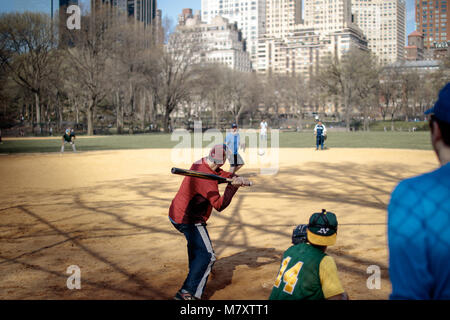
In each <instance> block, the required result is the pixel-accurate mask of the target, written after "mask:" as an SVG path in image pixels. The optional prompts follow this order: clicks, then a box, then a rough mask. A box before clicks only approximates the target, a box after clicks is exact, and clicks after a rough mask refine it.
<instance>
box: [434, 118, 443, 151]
mask: <svg viewBox="0 0 450 320" xmlns="http://www.w3.org/2000/svg"><path fill="white" fill-rule="evenodd" d="M440 141H442V133H441V128H439V125H438V123H437V121H433V124H432V128H431V142H432V143H433V146H434V147H435V146H436V143H439V142H440Z"/></svg>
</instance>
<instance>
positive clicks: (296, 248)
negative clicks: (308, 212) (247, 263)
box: [269, 210, 348, 300]
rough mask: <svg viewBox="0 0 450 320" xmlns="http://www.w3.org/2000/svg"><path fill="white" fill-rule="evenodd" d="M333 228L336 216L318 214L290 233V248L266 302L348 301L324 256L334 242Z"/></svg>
mask: <svg viewBox="0 0 450 320" xmlns="http://www.w3.org/2000/svg"><path fill="white" fill-rule="evenodd" d="M337 225H338V223H337V218H336V215H335V214H334V213H332V212H327V211H326V210H322V212H320V213H314V214H313V215H312V216H311V218H310V219H309V224H308V225H307V226H306V225H299V226H298V227H297V228H296V229H295V230H294V232H293V236H292V242H293V244H294V245H293V246H292V247H290V248H289V249H287V250H286V252H285V253H284V254H283V259H282V262H281V267H280V271H279V273H278V276H277V278H276V280H275V284H274V286H273V289H272V293H271V295H270V297H269V299H270V300H322V299H330V300H331V299H339V300H347V299H348V295H347V294H346V293H345V291H344V289H343V288H342V284H341V282H340V280H339V276H338V273H337V267H336V263H335V262H334V259H333V258H332V257H330V256H328V255H327V254H326V253H325V251H326V249H327V246H330V245H334V244H335V242H336V234H337Z"/></svg>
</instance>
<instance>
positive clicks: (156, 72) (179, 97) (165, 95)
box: [145, 32, 200, 132]
mask: <svg viewBox="0 0 450 320" xmlns="http://www.w3.org/2000/svg"><path fill="white" fill-rule="evenodd" d="M199 51H200V45H199V44H198V43H195V42H192V41H190V39H189V38H188V37H185V36H184V35H183V34H180V33H177V32H174V33H173V34H172V35H171V37H170V40H169V45H168V47H167V48H160V49H159V50H156V49H155V50H153V58H154V59H155V63H153V64H152V66H151V67H149V68H147V70H146V72H145V74H146V78H147V79H148V80H149V86H150V88H151V90H152V92H153V93H154V97H155V99H156V101H157V103H158V104H159V105H161V107H162V111H163V128H164V131H165V132H169V131H170V130H169V125H170V116H171V114H172V112H173V111H174V110H175V109H176V108H177V107H178V106H179V104H180V103H181V102H182V101H186V100H189V96H190V94H191V92H192V89H193V86H194V83H195V81H196V80H197V79H198V72H197V69H198V66H199V62H200V61H199V56H198V52H199Z"/></svg>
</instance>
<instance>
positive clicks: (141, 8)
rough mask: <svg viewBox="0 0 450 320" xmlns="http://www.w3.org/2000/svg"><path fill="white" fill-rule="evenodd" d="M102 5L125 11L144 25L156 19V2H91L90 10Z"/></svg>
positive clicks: (123, 0) (108, 0) (139, 0)
mask: <svg viewBox="0 0 450 320" xmlns="http://www.w3.org/2000/svg"><path fill="white" fill-rule="evenodd" d="M102 3H103V4H110V5H113V6H116V7H118V8H121V9H123V10H125V11H126V12H128V15H129V16H132V17H134V18H135V19H136V20H138V21H141V22H144V24H145V25H151V24H153V22H154V21H155V19H156V14H157V2H156V0H91V9H92V10H93V11H95V10H96V8H98V6H99V5H100V4H102Z"/></svg>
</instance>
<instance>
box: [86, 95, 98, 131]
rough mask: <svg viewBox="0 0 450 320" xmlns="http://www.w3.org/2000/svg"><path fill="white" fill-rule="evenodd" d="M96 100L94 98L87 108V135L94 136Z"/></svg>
mask: <svg viewBox="0 0 450 320" xmlns="http://www.w3.org/2000/svg"><path fill="white" fill-rule="evenodd" d="M95 104H96V101H95V98H93V99H92V100H91V101H90V102H89V105H88V107H87V135H88V136H92V135H94V109H95Z"/></svg>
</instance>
